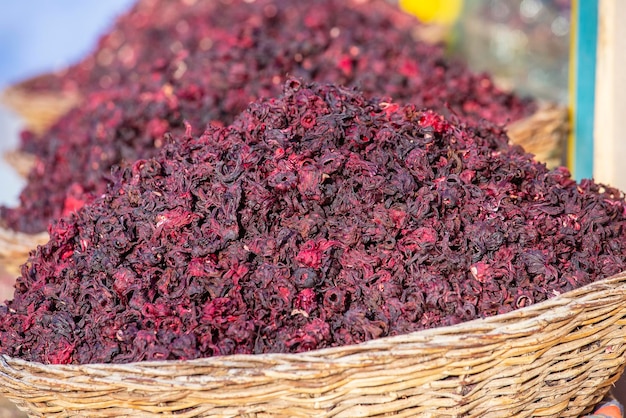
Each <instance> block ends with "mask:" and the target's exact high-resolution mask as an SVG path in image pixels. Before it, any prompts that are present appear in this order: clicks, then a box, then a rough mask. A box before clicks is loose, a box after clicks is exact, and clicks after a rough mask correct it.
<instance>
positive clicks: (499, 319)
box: [0, 271, 626, 379]
mask: <svg viewBox="0 0 626 418" xmlns="http://www.w3.org/2000/svg"><path fill="white" fill-rule="evenodd" d="M625 295H626V271H623V272H621V273H618V274H616V275H614V276H611V277H608V278H606V279H601V280H598V281H595V282H592V283H590V284H587V285H585V286H582V287H579V288H577V289H573V290H571V291H569V292H566V293H563V294H560V295H557V296H555V297H553V298H551V299H548V300H545V301H542V302H538V303H535V304H532V305H530V306H526V307H523V308H519V309H517V310H514V311H511V312H508V313H505V314H499V315H494V316H491V317H487V318H480V319H474V320H471V321H467V322H463V323H459V324H456V325H450V326H443V327H436V328H429V329H425V330H419V331H415V332H412V333H409V334H403V335H395V336H388V337H383V338H378V339H373V340H369V341H365V342H363V343H360V344H353V345H347V346H339V347H330V348H323V349H318V350H312V351H308V352H302V353H265V354H233V355H224V356H213V357H206V358H198V359H193V360H162V361H140V362H131V363H91V364H44V363H39V362H33V361H27V360H22V359H19V358H15V357H10V356H7V355H1V356H0V362H1V363H2V364H3V365H4V366H6V365H8V364H10V365H11V366H12V367H20V366H28V367H29V368H31V369H34V370H37V369H39V370H41V371H42V372H46V373H49V372H53V373H54V372H60V373H61V372H65V371H81V372H84V373H87V374H94V375H102V373H103V372H105V373H110V372H115V371H119V372H121V373H127V372H130V371H132V370H136V369H141V370H143V371H144V372H148V371H152V372H155V373H156V374H157V375H158V374H161V373H162V374H163V375H168V376H169V375H170V374H169V373H168V372H167V371H168V370H171V369H176V368H177V367H178V366H180V365H181V364H184V365H186V366H199V367H202V366H209V367H239V368H240V367H241V365H242V364H248V365H254V364H264V365H266V364H268V362H269V363H270V364H272V365H273V368H275V369H277V370H281V371H284V372H288V371H289V370H290V369H291V368H292V367H295V368H297V369H298V370H302V368H303V367H305V368H307V366H306V365H307V364H308V365H317V366H323V367H325V366H332V365H337V366H342V367H346V366H349V365H350V364H355V363H359V364H360V363H362V362H363V361H368V362H372V359H373V358H372V355H371V353H370V351H376V352H378V353H381V352H382V353H384V354H377V355H376V356H375V357H380V359H379V360H380V361H384V358H383V357H385V356H393V355H394V353H393V350H392V348H393V347H394V346H397V345H398V343H401V344H403V345H406V344H410V345H412V346H414V347H415V348H416V349H428V348H433V349H435V348H436V349H440V348H442V347H454V348H457V349H458V348H463V347H468V348H469V347H477V346H492V345H496V344H502V343H504V344H508V342H510V341H512V340H513V339H514V337H528V336H531V335H533V334H536V335H538V337H537V338H538V339H539V338H540V332H541V331H542V330H543V329H545V328H547V327H549V324H550V323H551V322H552V321H556V320H559V319H564V318H567V317H571V316H575V315H577V314H578V313H579V312H580V311H582V310H584V309H585V308H588V307H593V306H603V305H606V304H609V303H611V302H615V301H616V300H620V299H623V298H624V296H625ZM598 296H600V297H598ZM526 342H527V341H526ZM386 348H389V352H388V353H385V349H386ZM313 368H317V367H313ZM106 376H107V375H106V374H104V375H102V377H103V378H104V379H106ZM233 377H234V376H233V375H229V376H228V378H233ZM198 378H199V376H198ZM202 379H206V376H203V377H202Z"/></svg>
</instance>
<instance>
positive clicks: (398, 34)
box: [0, 0, 536, 233]
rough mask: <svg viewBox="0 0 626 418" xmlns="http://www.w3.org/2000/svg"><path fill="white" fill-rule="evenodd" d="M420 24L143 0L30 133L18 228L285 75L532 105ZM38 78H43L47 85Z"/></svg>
mask: <svg viewBox="0 0 626 418" xmlns="http://www.w3.org/2000/svg"><path fill="white" fill-rule="evenodd" d="M418 24H419V23H418V22H417V21H416V20H415V19H414V18H412V17H411V16H408V15H406V14H404V13H403V12H401V11H400V10H398V9H397V8H396V7H394V6H393V5H390V4H388V3H387V2H386V1H385V0H368V1H345V0H299V1H293V0H255V1H249V0H229V1H200V2H188V1H186V0H159V1H154V0H142V1H140V2H139V4H138V5H137V6H136V7H135V8H134V9H133V10H132V11H131V12H129V13H128V14H127V15H125V16H123V17H122V18H120V20H119V22H118V24H117V26H116V27H115V28H114V29H113V30H112V31H111V32H110V33H109V34H108V35H107V36H105V37H103V39H102V41H101V42H100V45H99V47H98V48H97V50H96V51H95V52H94V53H93V54H92V55H91V56H90V57H88V58H87V59H85V60H84V61H83V62H81V63H79V64H77V65H76V66H74V67H72V68H70V69H69V70H68V72H67V73H65V74H64V75H63V76H61V77H59V78H58V79H57V80H56V83H59V85H60V86H61V87H63V88H78V89H79V90H80V91H81V92H82V93H83V94H84V95H85V97H84V101H83V103H82V104H81V106H79V107H78V108H76V109H74V110H73V111H71V112H70V113H69V114H68V115H66V117H64V118H63V119H62V120H60V121H59V123H58V124H57V125H56V126H54V127H53V128H52V129H51V130H50V131H49V132H47V133H46V134H44V135H43V136H34V135H32V134H25V135H24V142H23V150H24V151H28V152H31V153H34V154H36V155H37V156H38V157H39V161H38V163H37V164H36V167H35V169H34V170H33V171H32V172H31V173H30V175H29V178H28V185H27V186H26V188H25V189H24V191H23V192H22V194H21V196H20V206H19V207H17V208H6V207H5V208H2V209H0V218H2V219H3V221H4V222H5V224H6V225H7V226H9V227H10V228H11V229H14V230H19V231H23V232H27V233H36V232H41V231H45V230H46V228H47V225H48V223H49V222H50V220H52V219H55V218H58V217H60V216H62V215H65V214H67V213H69V212H72V211H74V210H76V209H78V208H79V207H81V206H82V205H83V204H85V203H86V202H89V201H91V200H92V199H93V198H94V197H96V196H99V195H101V194H102V193H104V192H105V191H106V189H107V187H108V186H109V184H110V171H111V168H112V167H114V166H116V165H121V166H126V165H130V164H132V163H133V162H134V161H135V160H136V159H140V158H150V157H153V156H154V155H156V153H157V152H158V151H159V148H160V147H161V145H162V144H163V135H164V133H166V132H172V133H173V134H174V135H180V134H182V133H184V132H185V129H186V125H185V121H187V122H189V124H190V125H191V126H192V127H193V128H194V129H195V131H194V134H201V133H202V132H203V131H204V128H205V126H206V125H207V124H209V123H216V124H228V123H230V122H232V120H233V118H234V117H235V116H236V115H237V114H239V113H240V112H241V111H242V110H243V109H245V107H246V106H247V105H248V103H250V101H252V100H255V99H257V98H262V97H273V96H276V95H278V94H280V90H281V86H282V85H283V83H284V81H285V78H286V77H287V76H288V75H294V76H298V77H300V78H302V79H304V80H314V81H319V82H332V83H335V84H338V85H345V86H358V88H359V89H361V91H363V92H364V93H365V94H366V95H367V96H368V97H370V96H379V97H380V96H385V97H389V98H390V99H391V100H393V101H395V102H397V103H401V104H404V103H410V104H414V105H416V106H417V107H420V108H421V107H427V108H430V109H433V110H435V111H437V112H439V113H442V114H444V115H449V114H451V113H455V114H457V115H459V116H460V117H462V118H463V119H464V120H467V121H468V123H471V124H479V123H480V120H481V119H482V118H486V119H488V120H490V121H492V122H495V123H498V124H501V123H505V122H507V121H509V120H517V119H520V118H522V117H524V116H528V115H529V114H531V113H532V112H533V111H534V110H535V108H536V104H535V103H534V102H532V101H531V100H523V99H520V98H519V97H517V96H516V95H514V94H511V93H506V92H503V91H500V90H499V89H498V88H497V87H495V86H494V84H493V83H492V81H491V79H490V78H489V77H488V76H487V75H479V74H473V73H471V72H470V71H469V70H468V69H467V67H466V66H465V65H464V64H462V63H460V62H456V61H451V60H449V59H446V57H445V55H444V51H443V48H442V47H441V46H434V45H429V44H426V43H424V42H419V41H417V40H416V39H415V37H414V29H415V27H416V25H418ZM40 87H41V86H40Z"/></svg>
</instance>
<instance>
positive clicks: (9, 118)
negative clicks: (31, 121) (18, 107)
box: [0, 106, 26, 206]
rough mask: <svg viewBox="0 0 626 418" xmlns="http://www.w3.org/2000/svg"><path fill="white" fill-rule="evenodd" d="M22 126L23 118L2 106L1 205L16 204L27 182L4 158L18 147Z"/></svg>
mask: <svg viewBox="0 0 626 418" xmlns="http://www.w3.org/2000/svg"><path fill="white" fill-rule="evenodd" d="M21 127H22V122H21V120H20V119H19V118H18V117H17V116H16V115H15V114H13V113H11V112H10V111H9V110H7V109H6V108H4V107H1V106H0V154H2V156H1V157H0V205H6V206H16V205H17V204H18V202H19V200H18V197H19V194H20V191H21V190H22V187H24V185H25V184H26V182H25V181H24V179H23V178H22V177H20V176H19V175H18V174H17V173H16V172H15V170H14V169H13V168H12V167H11V166H10V165H9V164H7V162H6V161H5V159H4V153H5V152H6V151H9V150H13V149H15V148H16V147H17V144H18V142H19V132H20V130H21Z"/></svg>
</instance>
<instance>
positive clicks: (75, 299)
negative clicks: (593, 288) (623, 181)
mask: <svg viewBox="0 0 626 418" xmlns="http://www.w3.org/2000/svg"><path fill="white" fill-rule="evenodd" d="M170 141H171V142H170V143H168V144H165V145H164V148H163V150H162V152H161V153H160V154H159V155H158V156H157V157H155V158H150V159H144V160H139V161H137V162H135V163H134V164H133V165H132V167H129V168H126V169H122V170H119V171H117V172H116V173H114V175H113V186H112V187H111V188H110V191H109V192H108V193H107V194H105V195H103V196H102V197H100V198H98V199H97V200H95V201H94V202H93V203H92V204H87V205H86V206H84V207H83V208H82V209H81V210H79V211H78V212H77V213H74V214H72V215H71V216H69V217H67V218H64V219H61V220H59V221H57V222H55V223H54V224H53V226H52V227H51V239H50V242H49V243H47V244H46V245H44V246H42V247H40V248H38V249H37V251H36V252H35V253H34V254H33V255H32V256H31V258H30V260H29V262H28V263H27V264H26V265H25V266H24V267H23V268H22V277H20V278H19V279H18V281H17V284H16V292H15V298H14V300H13V301H10V302H8V303H7V305H6V306H3V307H2V308H1V312H0V318H1V319H0V352H2V353H3V354H7V355H10V356H17V357H21V358H24V359H27V360H35V361H41V362H46V363H93V362H117V363H120V362H121V363H123V362H131V361H140V360H152V359H192V358H198V357H207V356H216V355H226V354H234V353H267V352H302V351H307V350H312V349H317V348H322V347H331V346H341V345H346V344H353V343H359V342H362V341H366V340H370V339H373V338H379V337H383V336H388V335H397V334H403V333H408V332H412V331H415V330H420V329H424V328H428V327H437V326H444V325H450V324H456V323H459V322H462V321H467V320H471V319H474V318H479V317H484V316H489V315H495V314H498V313H503V312H508V311H511V310H513V309H516V308H518V307H522V306H525V305H528V304H530V303H536V302H539V301H541V300H544V299H546V298H549V297H552V296H553V295H555V294H558V293H562V292H566V291H568V290H570V289H573V288H575V287H578V286H581V285H584V284H586V283H589V282H591V281H593V280H596V279H598V278H603V277H606V276H609V275H611V274H614V273H617V272H618V271H621V270H623V269H624V266H625V261H626V238H625V236H626V235H625V234H624V226H625V221H626V218H625V205H624V201H623V199H622V196H621V195H620V193H619V192H618V191H616V190H613V189H609V188H603V187H601V186H599V185H597V184H595V183H593V182H591V181H584V182H582V183H580V184H576V182H574V181H573V180H572V179H571V178H570V176H569V173H567V171H566V170H565V169H558V170H555V171H548V170H547V169H546V168H545V166H544V165H543V164H540V163H537V162H535V161H534V160H533V159H532V157H531V156H530V155H528V154H525V153H524V152H523V151H522V150H521V149H520V148H519V147H511V146H510V145H509V144H508V143H507V139H506V136H505V135H504V134H503V133H502V132H501V130H500V129H499V128H497V127H494V126H493V125H490V124H488V123H487V122H482V123H479V124H478V126H475V127H469V126H467V125H465V124H463V123H459V122H458V121H455V120H453V119H452V120H451V119H445V118H443V117H442V116H440V115H438V114H436V113H434V112H432V111H420V110H418V109H416V107H415V106H401V105H398V104H395V103H389V102H381V101H380V100H376V99H368V98H366V97H364V95H362V94H361V93H359V92H357V91H354V90H350V89H346V88H340V87H335V86H332V85H316V84H313V85H306V84H305V85H302V84H301V82H300V81H298V80H295V79H290V80H288V81H287V83H286V87H285V92H284V95H283V96H282V97H280V98H277V99H270V100H266V101H259V102H255V103H253V104H251V105H250V107H249V108H248V109H247V110H246V111H245V112H244V113H242V114H241V115H240V116H239V117H238V118H236V119H235V121H234V123H233V124H232V125H231V126H229V127H226V128H212V129H209V130H208V131H207V132H206V133H204V134H203V135H201V136H191V137H189V136H186V135H184V134H183V135H180V136H174V137H172V138H171V139H170Z"/></svg>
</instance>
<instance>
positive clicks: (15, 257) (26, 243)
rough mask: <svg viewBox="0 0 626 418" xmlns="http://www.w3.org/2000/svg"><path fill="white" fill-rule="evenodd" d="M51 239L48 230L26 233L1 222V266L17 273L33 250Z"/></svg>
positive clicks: (8, 271) (9, 271)
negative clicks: (14, 229) (32, 233)
mask: <svg viewBox="0 0 626 418" xmlns="http://www.w3.org/2000/svg"><path fill="white" fill-rule="evenodd" d="M48 240H49V235H48V233H47V232H42V233H40V234H34V235H31V234H25V233H23V232H17V231H13V230H11V229H7V228H5V227H4V226H3V225H2V223H0V266H2V267H3V268H4V270H6V271H7V273H11V274H14V275H17V274H18V273H19V271H20V266H21V265H22V264H24V263H25V262H26V260H27V259H28V255H29V253H30V251H31V250H33V249H35V248H36V247H37V246H38V245H43V244H45V243H46V242H48Z"/></svg>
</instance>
